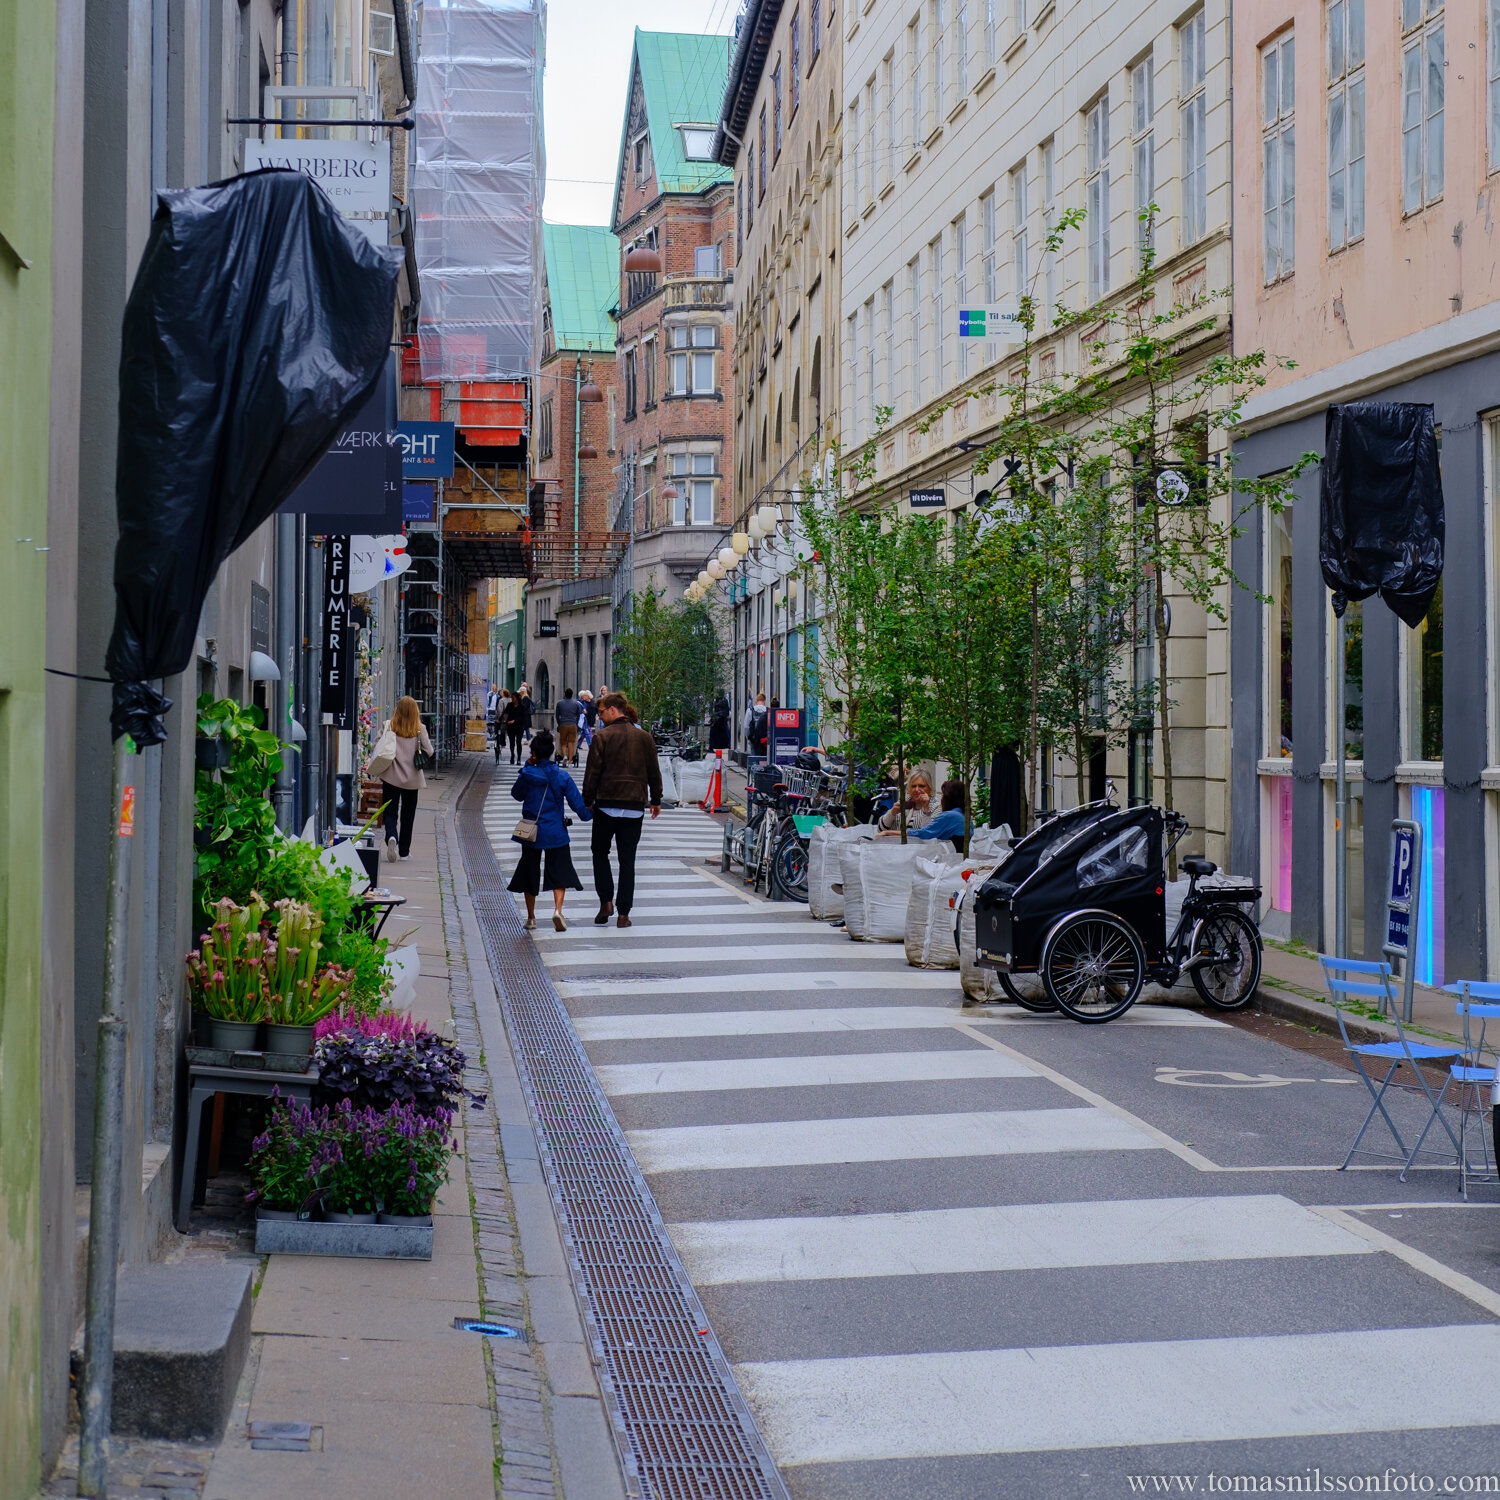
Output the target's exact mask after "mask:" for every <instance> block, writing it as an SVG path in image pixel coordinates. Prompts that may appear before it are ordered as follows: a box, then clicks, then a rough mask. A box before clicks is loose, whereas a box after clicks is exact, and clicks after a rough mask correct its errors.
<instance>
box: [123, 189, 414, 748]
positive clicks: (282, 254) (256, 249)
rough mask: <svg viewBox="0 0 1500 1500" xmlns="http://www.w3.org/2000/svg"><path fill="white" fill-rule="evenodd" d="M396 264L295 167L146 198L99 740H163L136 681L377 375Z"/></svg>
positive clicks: (190, 628)
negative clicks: (107, 736) (106, 692)
mask: <svg viewBox="0 0 1500 1500" xmlns="http://www.w3.org/2000/svg"><path fill="white" fill-rule="evenodd" d="M400 267H401V254H400V252H399V250H390V249H385V248H381V247H377V246H375V245H372V244H371V243H370V241H369V240H368V239H366V238H365V236H364V235H363V234H361V233H360V232H359V231H358V230H357V229H355V228H353V227H352V226H351V225H349V224H347V223H346V222H345V221H344V220H343V219H342V218H341V217H340V215H339V213H338V211H337V210H336V209H335V208H334V207H333V205H332V204H331V203H330V202H329V201H328V199H327V198H326V197H325V196H324V195H323V193H322V192H321V191H320V190H319V189H318V188H317V187H315V186H314V185H313V183H312V181H311V180H310V179H309V178H306V177H304V176H303V175H302V174H301V173H300V172H281V171H267V172H252V173H250V174H248V175H246V176H244V177H236V178H233V179H231V180H230V181H228V182H220V183H214V184H212V185H211V186H209V187H201V188H187V189H183V190H180V191H173V192H167V193H161V194H159V195H158V198H157V208H156V216H155V218H154V219H153V220H152V224H151V236H150V239H149V240H148V241H147V244H146V253H145V255H144V256H143V257H142V260H141V266H140V270H139V271H138V272H137V273H136V278H135V285H134V286H133V287H132V288H131V293H130V300H129V302H128V303H127V304H126V308H125V322H124V330H123V335H124V338H123V348H122V350H121V355H120V439H119V458H118V463H117V467H116V475H115V503H116V509H117V513H118V517H119V526H120V535H119V541H118V543H117V544H116V547H115V601H116V603H115V625H114V632H113V634H112V635H111V637H110V642H109V650H108V652H107V653H106V655H105V666H106V669H107V670H108V672H109V676H110V678H111V680H112V681H113V683H114V706H113V710H112V712H111V715H110V724H111V727H112V730H113V734H114V737H115V738H118V737H119V736H120V735H121V734H123V733H129V734H130V735H131V736H132V737H133V738H134V740H135V742H136V744H137V745H138V746H145V745H154V744H158V743H160V741H162V740H163V739H165V738H166V729H165V727H164V726H163V724H162V715H163V714H165V713H166V711H167V709H168V708H170V707H171V703H170V701H169V700H168V699H166V698H164V697H163V696H162V695H161V694H160V693H158V692H157V691H156V690H155V689H154V688H152V687H151V686H150V682H151V679H153V678H157V677H170V676H172V675H173V674H174V673H177V672H180V671H182V670H183V669H184V668H185V667H186V666H187V665H188V663H189V661H190V660H191V659H192V653H193V639H194V636H195V634H196V632H197V628H198V616H199V612H200V611H201V609H202V607H203V599H204V596H205V595H206V594H207V592H208V588H209V585H210V584H211V583H212V582H213V579H214V575H215V573H217V571H218V569H219V564H220V563H222V562H223V561H224V559H225V558H226V557H227V556H228V555H229V554H230V553H231V552H233V551H234V549H235V548H236V547H238V546H239V545H240V544H241V543H242V542H243V541H245V540H246V538H247V537H249V536H250V534H251V533H252V532H253V531H254V530H255V529H256V528H257V527H258V526H259V525H260V524H261V523H262V522H263V521H264V520H265V519H266V518H267V517H268V516H270V515H271V514H272V513H273V512H274V511H275V510H276V508H277V507H278V506H279V505H280V504H281V502H282V501H283V500H284V499H286V497H287V496H288V495H289V494H290V493H291V492H292V490H293V489H295V488H296V486H297V485H298V484H299V483H300V482H301V480H302V479H303V478H304V477H305V476H306V475H307V473H308V471H309V470H310V469H311V468H312V467H313V465H314V464H315V463H317V461H318V459H319V458H320V457H321V456H322V454H323V451H324V449H326V448H327V446H328V444H329V443H330V442H331V441H332V440H333V438H334V436H335V435H336V434H337V433H338V431H339V430H340V428H341V427H342V426H343V425H344V422H345V420H346V418H347V417H348V415H349V413H350V412H351V411H353V410H355V409H357V408H358V407H359V406H360V405H362V404H363V402H364V400H365V398H366V396H367V395H368V394H369V392H370V389H371V387H372V386H373V385H374V384H375V382H376V381H377V380H378V379H379V378H380V374H381V371H382V369H383V368H384V367H385V365H386V362H387V358H388V355H389V352H390V350H389V345H390V339H391V319H392V315H393V313H394V310H395V296H396V278H397V276H398V274H399V272H400Z"/></svg>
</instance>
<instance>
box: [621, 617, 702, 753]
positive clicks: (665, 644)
mask: <svg viewBox="0 0 1500 1500" xmlns="http://www.w3.org/2000/svg"><path fill="white" fill-rule="evenodd" d="M664 599H665V594H664V592H663V591H661V590H656V589H645V590H643V591H642V592H640V593H637V594H631V596H630V600H629V605H628V612H627V615H626V620H625V625H624V628H623V629H622V630H620V631H619V633H618V634H617V635H616V637H615V643H614V664H615V665H614V673H615V680H616V682H617V684H618V685H619V686H620V687H621V688H622V689H623V690H624V691H625V692H626V693H628V694H629V696H630V698H631V699H632V701H633V702H634V703H635V704H636V706H637V707H638V708H639V709H640V711H641V716H642V718H643V719H645V720H646V721H647V722H651V723H654V722H658V721H660V722H662V723H665V724H668V725H671V726H673V727H675V728H683V727H685V726H687V725H689V724H695V723H697V722H698V721H699V720H700V719H701V718H702V717H703V714H704V711H705V710H706V709H707V707H708V704H709V701H710V700H711V699H712V697H713V695H714V694H715V693H717V692H718V691H719V690H720V689H721V687H722V684H723V679H724V659H723V649H722V647H721V646H720V643H719V631H718V626H717V624H716V622H715V620H714V617H713V614H712V612H711V610H710V609H709V607H708V605H707V604H705V603H703V602H702V601H699V602H697V603H692V602H689V601H688V600H685V599H683V600H679V601H678V602H677V603H675V604H667V603H665V602H664Z"/></svg>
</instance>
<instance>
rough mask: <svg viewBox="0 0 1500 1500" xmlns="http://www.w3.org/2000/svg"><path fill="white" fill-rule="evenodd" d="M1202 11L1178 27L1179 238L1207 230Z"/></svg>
mask: <svg viewBox="0 0 1500 1500" xmlns="http://www.w3.org/2000/svg"><path fill="white" fill-rule="evenodd" d="M1207 44H1208V36H1207V28H1206V26H1205V23H1204V17H1203V12H1202V11H1201V10H1200V11H1196V12H1195V13H1194V14H1193V15H1191V16H1189V17H1188V18H1187V20H1186V21H1184V22H1183V23H1182V25H1181V26H1179V27H1178V28H1177V58H1178V63H1177V67H1178V83H1177V97H1178V106H1177V108H1178V133H1179V134H1180V135H1181V137H1182V240H1183V243H1184V244H1185V245H1191V244H1194V243H1195V242H1196V241H1198V240H1201V239H1202V238H1203V236H1204V235H1205V234H1207V233H1208V58H1207Z"/></svg>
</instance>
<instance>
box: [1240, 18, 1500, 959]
mask: <svg viewBox="0 0 1500 1500" xmlns="http://www.w3.org/2000/svg"><path fill="white" fill-rule="evenodd" d="M1497 28H1500V0H1464V3H1461V4H1460V3H1457V0H1447V3H1446V4H1445V3H1443V0H1241V3H1240V4H1238V5H1237V6H1236V8H1235V14H1234V30H1235V37H1234V48H1233V76H1234V91H1233V98H1234V117H1233V126H1234V215H1235V222H1234V230H1235V233H1234V273H1235V274H1234V342H1235V348H1236V351H1237V352H1238V353H1241V354H1244V353H1248V352H1250V351H1252V350H1257V349H1259V350H1264V351H1265V353H1266V355H1267V356H1268V358H1269V359H1270V360H1272V361H1275V362H1276V363H1275V365H1274V367H1273V368H1270V369H1269V370H1268V380H1267V385H1266V387H1265V388H1264V389H1263V390H1260V391H1257V392H1256V393H1254V395H1253V396H1252V397H1251V399H1250V400H1249V402H1248V403H1247V406H1246V413H1245V417H1246V420H1245V423H1244V425H1243V427H1242V429H1241V431H1240V433H1239V434H1238V437H1237V440H1236V443H1235V455H1236V463H1237V467H1238V468H1239V469H1240V471H1241V472H1244V473H1247V474H1257V475H1259V474H1270V473H1274V472H1276V471H1278V470H1282V469H1285V468H1287V467H1288V466H1289V465H1291V464H1292V463H1293V462H1295V460H1296V458H1297V457H1298V455H1300V454H1302V453H1305V452H1309V451H1311V452H1321V450H1322V447H1323V433H1324V419H1325V413H1326V411H1327V408H1328V407H1329V406H1330V405H1331V404H1335V403H1340V402H1347V401H1354V400H1391V401H1413V402H1427V403H1431V405H1432V406H1433V408H1434V416H1435V419H1436V422H1437V424H1438V426H1439V431H1440V437H1441V454H1442V471H1443V488H1444V495H1445V501H1446V513H1447V562H1446V566H1445V571H1444V579H1443V585H1442V589H1441V591H1440V593H1439V595H1438V598H1437V600H1435V601H1434V605H1433V608H1432V610H1431V612H1430V613H1429V615H1428V618H1427V620H1426V622H1424V624H1423V625H1422V626H1420V627H1418V628H1417V629H1416V630H1408V629H1407V628H1406V627H1405V626H1403V625H1402V624H1401V623H1400V622H1399V621H1397V620H1396V618H1395V616H1394V615H1392V614H1391V613H1390V611H1389V610H1388V609H1387V608H1386V607H1385V606H1384V605H1383V604H1381V603H1380V602H1379V601H1378V600H1370V601H1366V603H1365V604H1364V605H1363V606H1362V607H1361V606H1352V607H1351V609H1350V613H1349V616H1348V635H1349V642H1348V647H1347V649H1346V652H1345V660H1344V664H1343V670H1344V673H1345V677H1346V682H1347V692H1348V701H1349V709H1348V712H1347V714H1346V718H1345V724H1344V727H1343V734H1344V738H1345V747H1346V755H1347V756H1348V757H1349V758H1350V765H1351V771H1350V774H1351V778H1352V781H1351V791H1352V794H1353V800H1352V804H1351V815H1350V818H1349V820H1348V823H1349V826H1348V837H1349V864H1350V896H1349V899H1350V951H1352V952H1354V953H1357V954H1363V955H1366V956H1370V957H1376V956H1378V953H1379V947H1380V942H1381V938H1382V934H1383V929H1382V925H1381V924H1382V920H1383V904H1382V903H1383V883H1384V878H1385V877H1384V869H1385V862H1386V857H1387V832H1386V830H1387V828H1388V826H1389V823H1390V820H1391V819H1392V818H1395V817H1414V818H1416V819H1417V820H1418V821H1419V822H1421V823H1422V824H1423V826H1424V829H1425V830H1426V835H1427V855H1426V860H1425V863H1426V865H1427V869H1426V871H1425V874H1426V893H1427V894H1426V896H1425V898H1424V901H1423V912H1422V918H1423V924H1422V929H1421V939H1420V946H1421V954H1420V957H1419V960H1418V978H1419V979H1420V980H1422V981H1424V982H1429V983H1432V982H1437V983H1440V982H1442V981H1443V980H1444V979H1448V980H1452V979H1455V978H1463V977H1483V976H1485V975H1493V974H1494V973H1496V972H1500V875H1497V853H1500V724H1497V714H1496V705H1497V703H1500V693H1497V661H1500V652H1497V649H1496V646H1497V610H1496V588H1495V582H1496V572H1497V569H1496V554H1497V541H1500V538H1497V527H1496V524H1495V516H1496V507H1495V496H1494V491H1495V469H1496V464H1495V455H1496V452H1497V440H1500V244H1497V238H1496V223H1495V218H1496V215H1495V209H1496V207H1497V206H1500V205H1497V204H1496V203H1495V196H1496V188H1497V186H1500V34H1497ZM1318 491H1319V472H1318V469H1317V467H1316V466H1313V467H1311V468H1309V469H1308V470H1307V471H1306V473H1305V474H1304V476H1303V477H1302V479H1301V480H1300V481H1299V484H1298V498H1297V501H1296V503H1295V504H1294V505H1293V506H1291V507H1290V508H1289V509H1288V510H1287V511H1286V512H1285V513H1284V514H1282V515H1279V516H1269V515H1263V516H1260V517H1255V518H1247V520H1248V521H1249V524H1247V526H1246V528H1245V534H1244V535H1243V536H1242V537H1241V538H1240V539H1239V541H1238V543H1237V544H1236V553H1235V564H1236V571H1237V573H1238V575H1239V577H1240V579H1241V580H1242V581H1243V582H1244V583H1245V584H1247V585H1248V586H1249V588H1250V589H1253V590H1255V591H1256V592H1259V593H1261V594H1263V595H1265V596H1266V597H1267V598H1268V599H1269V603H1262V602H1261V601H1260V600H1258V599H1257V598H1255V597H1254V595H1253V594H1252V593H1249V592H1245V591H1240V592H1239V593H1238V594H1237V596H1236V598H1235V600H1234V606H1233V613H1232V619H1231V641H1230V649H1231V664H1230V677H1231V682H1232V684H1233V692H1232V700H1231V701H1232V723H1231V732H1232V736H1233V744H1234V771H1233V780H1232V786H1231V798H1232V803H1233V817H1232V824H1233V826H1232V833H1231V859H1232V861H1233V864H1234V868H1236V869H1243V870H1253V869H1258V870H1259V872H1260V875H1261V880H1262V886H1263V889H1264V890H1265V892H1266V899H1267V906H1268V910H1267V912H1266V916H1265V920H1266V922H1267V924H1268V928H1269V930H1271V931H1273V932H1274V931H1277V930H1280V931H1282V932H1285V933H1289V934H1290V935H1292V936H1295V937H1298V938H1301V939H1302V940H1303V941H1305V942H1307V943H1309V944H1310V945H1313V946H1318V947H1321V948H1323V949H1325V950H1326V949H1329V948H1331V946H1332V944H1333V941H1334V937H1335V934H1334V932H1333V910H1334V891H1333V864H1334V845H1333V837H1334V835H1333V832H1332V825H1333V815H1332V797H1333V793H1332V776H1333V761H1334V758H1335V755H1336V747H1337V743H1338V741H1337V735H1338V733H1339V728H1338V726H1337V724H1336V723H1335V712H1334V709H1333V706H1332V705H1333V702H1334V693H1335V690H1336V684H1337V679H1336V676H1335V673H1336V672H1337V670H1339V667H1338V664H1337V663H1336V661H1335V659H1334V655H1335V652H1334V644H1333V643H1334V619H1333V614H1332V610H1331V608H1330V605H1329V602H1328V601H1329V594H1328V590H1327V589H1326V587H1325V586H1324V584H1323V582H1322V578H1321V575H1320V570H1319V563H1318ZM1445 645H1446V647H1447V649H1445Z"/></svg>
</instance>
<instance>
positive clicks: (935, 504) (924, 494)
mask: <svg viewBox="0 0 1500 1500" xmlns="http://www.w3.org/2000/svg"><path fill="white" fill-rule="evenodd" d="M906 498H907V502H908V503H909V504H910V506H911V508H912V509H913V510H941V509H942V507H943V506H945V505H946V504H947V503H948V492H947V491H946V490H941V489H938V490H908V491H907V492H906Z"/></svg>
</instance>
